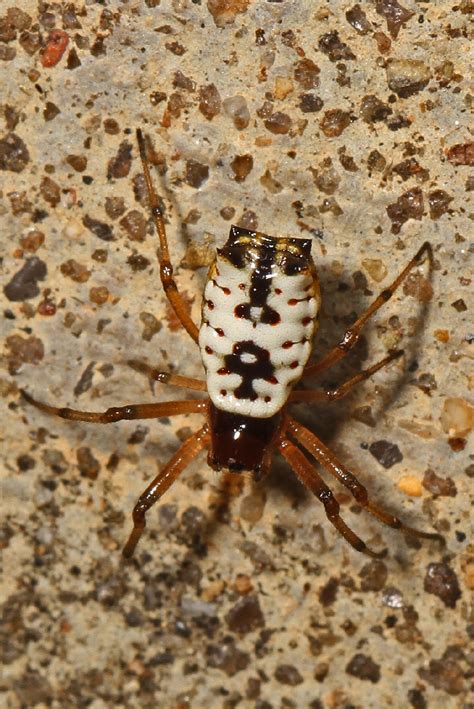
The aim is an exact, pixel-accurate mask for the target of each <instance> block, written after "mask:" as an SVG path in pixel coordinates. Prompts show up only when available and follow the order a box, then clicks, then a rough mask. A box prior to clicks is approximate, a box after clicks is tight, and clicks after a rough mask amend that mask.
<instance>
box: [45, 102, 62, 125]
mask: <svg viewBox="0 0 474 709" xmlns="http://www.w3.org/2000/svg"><path fill="white" fill-rule="evenodd" d="M60 113H61V109H60V108H58V106H56V104H55V103H53V102H52V101H46V103H45V105H44V109H43V118H44V120H45V121H52V120H54V119H55V118H56V116H59V114H60Z"/></svg>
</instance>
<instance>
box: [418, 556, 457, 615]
mask: <svg viewBox="0 0 474 709" xmlns="http://www.w3.org/2000/svg"><path fill="white" fill-rule="evenodd" d="M424 588H425V591H426V592H427V593H432V594H433V595H435V596H438V598H440V599H441V600H442V601H443V603H444V605H445V606H447V608H454V607H455V606H456V603H457V602H458V600H459V599H460V598H461V589H460V588H459V582H458V578H457V576H456V574H455V572H454V570H453V569H452V568H451V567H450V566H449V564H446V563H444V562H441V563H433V564H428V568H427V569H426V575H425V581H424Z"/></svg>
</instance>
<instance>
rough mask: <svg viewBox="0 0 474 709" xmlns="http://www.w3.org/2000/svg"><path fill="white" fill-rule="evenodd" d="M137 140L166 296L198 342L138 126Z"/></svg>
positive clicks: (189, 332) (183, 324) (196, 329)
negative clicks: (173, 261)
mask: <svg viewBox="0 0 474 709" xmlns="http://www.w3.org/2000/svg"><path fill="white" fill-rule="evenodd" d="M136 135H137V142H138V148H139V150H140V158H141V161H142V165H143V174H144V177H145V184H146V189H147V192H148V200H149V202H150V209H151V214H152V217H153V222H154V224H155V228H156V231H157V232H158V238H159V240H160V255H159V262H160V278H161V283H162V285H163V290H164V291H165V293H166V297H167V298H168V300H169V301H170V303H171V305H172V307H173V309H174V311H175V313H176V315H177V316H178V319H179V321H180V322H181V324H182V326H183V327H184V328H185V330H186V331H187V333H188V334H189V335H190V336H191V337H192V339H193V340H194V342H196V343H197V342H198V339H199V330H198V327H197V326H196V324H195V323H194V321H193V320H192V318H191V316H190V315H189V313H188V309H187V307H186V303H185V302H184V300H183V297H182V296H181V294H180V292H179V291H178V286H177V285H176V281H175V280H174V277H173V266H172V265H171V260H170V253H169V247H168V238H167V236H166V229H165V220H164V218H163V212H162V209H161V207H160V203H159V200H158V195H157V194H156V191H155V188H154V187H153V182H152V179H151V174H150V167H149V163H148V157H147V153H146V144H145V138H144V137H143V133H142V131H141V130H140V129H139V128H138V129H137V132H136Z"/></svg>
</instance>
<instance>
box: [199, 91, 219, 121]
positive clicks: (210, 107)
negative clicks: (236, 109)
mask: <svg viewBox="0 0 474 709" xmlns="http://www.w3.org/2000/svg"><path fill="white" fill-rule="evenodd" d="M199 110H200V111H201V113H202V115H203V116H204V117H205V118H207V120H208V121H212V119H213V118H215V116H217V115H218V114H219V113H220V110H221V97H220V94H219V91H218V90H217V87H216V86H215V84H207V85H206V86H201V88H200V89H199Z"/></svg>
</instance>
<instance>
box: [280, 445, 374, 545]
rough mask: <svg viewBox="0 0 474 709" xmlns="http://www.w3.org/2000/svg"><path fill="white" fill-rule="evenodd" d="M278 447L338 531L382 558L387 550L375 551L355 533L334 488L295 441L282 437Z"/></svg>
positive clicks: (352, 543) (355, 543)
mask: <svg viewBox="0 0 474 709" xmlns="http://www.w3.org/2000/svg"><path fill="white" fill-rule="evenodd" d="M278 449H279V450H280V452H281V454H282V455H283V457H284V458H286V460H287V461H288V463H289V464H290V466H291V467H292V469H293V470H294V472H295V473H296V475H297V476H298V478H299V479H300V480H301V482H302V483H303V485H305V486H306V487H307V488H308V489H309V490H311V492H312V493H313V494H314V495H316V497H317V498H318V500H319V501H320V502H322V504H323V505H324V510H325V512H326V517H327V518H328V520H329V521H330V522H331V524H333V525H334V526H335V527H336V529H337V530H338V532H339V533H340V534H342V536H343V537H344V539H345V540H346V541H347V542H349V544H350V545H351V546H353V547H354V549H356V550H357V551H360V552H362V553H363V554H367V555H368V556H372V557H375V558H376V559H380V558H382V557H383V556H384V555H385V552H384V551H382V552H375V551H372V549H369V547H368V546H367V545H366V543H365V542H363V541H362V539H360V537H358V536H357V534H355V533H354V532H353V531H352V529H350V528H349V527H348V526H347V524H346V523H345V522H344V520H343V519H342V517H340V516H339V503H338V501H337V500H336V498H335V497H334V495H333V494H332V490H330V488H329V487H328V486H327V485H326V483H325V482H324V481H323V480H322V479H321V478H320V477H319V475H318V474H317V473H316V471H315V470H314V467H313V465H312V463H311V462H310V461H309V460H308V459H307V458H306V456H305V455H304V453H302V451H300V449H299V448H297V447H296V446H295V445H294V443H292V442H291V441H289V440H288V439H287V438H281V439H280V441H279V442H278Z"/></svg>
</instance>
